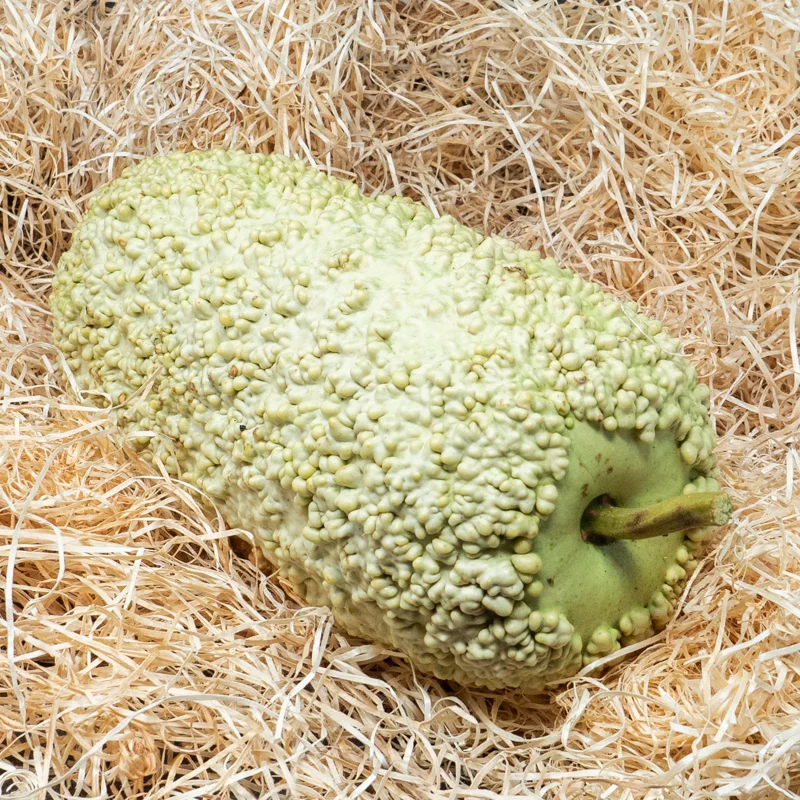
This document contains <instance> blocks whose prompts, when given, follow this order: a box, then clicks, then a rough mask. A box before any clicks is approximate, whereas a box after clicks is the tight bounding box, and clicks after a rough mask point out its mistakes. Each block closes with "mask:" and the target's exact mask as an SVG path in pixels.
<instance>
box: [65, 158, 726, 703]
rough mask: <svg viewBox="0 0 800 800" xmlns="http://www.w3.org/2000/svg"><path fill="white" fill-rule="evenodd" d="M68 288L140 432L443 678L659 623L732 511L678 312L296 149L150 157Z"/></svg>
mask: <svg viewBox="0 0 800 800" xmlns="http://www.w3.org/2000/svg"><path fill="white" fill-rule="evenodd" d="M51 302H52V310H53V314H54V320H55V326H54V339H55V342H56V343H57V344H58V346H59V347H60V348H61V350H62V351H63V353H64V355H65V358H66V363H67V364H68V366H69V368H70V369H71V370H72V371H73V372H74V374H75V377H76V380H77V382H78V385H79V387H80V388H81V389H82V390H85V391H86V392H89V393H90V394H89V395H87V396H89V397H91V398H93V399H94V401H95V402H97V403H101V404H102V403H105V404H107V406H108V409H109V413H110V414H111V416H112V418H113V419H114V421H115V422H116V423H117V425H118V426H119V428H120V429H121V430H122V431H124V432H125V433H126V434H127V436H128V439H129V441H130V442H132V443H133V444H134V445H135V446H137V447H138V448H139V449H140V450H141V451H142V452H143V454H144V455H145V456H146V457H147V458H148V459H154V458H157V459H158V460H159V461H160V462H161V463H162V464H163V465H164V467H165V468H166V469H167V470H168V472H169V473H170V474H172V475H174V476H176V477H178V478H180V479H181V480H183V481H186V482H188V483H189V484H191V485H193V486H195V487H196V488H197V489H198V490H200V492H202V494H203V495H204V496H206V497H207V498H210V499H211V500H212V501H213V502H214V503H215V504H217V506H218V507H219V508H220V510H221V511H222V513H223V515H224V516H225V518H226V520H227V521H228V523H229V524H230V525H233V526H238V527H240V528H243V529H246V530H247V531H250V532H252V534H253V536H254V539H255V541H256V543H257V544H258V545H259V546H260V548H261V550H262V551H263V552H264V554H265V555H266V557H267V558H268V559H269V561H270V562H271V563H273V564H274V565H275V566H276V567H277V569H278V570H279V572H280V574H281V575H282V576H283V577H284V578H286V579H287V580H288V581H290V582H291V584H292V585H293V586H294V587H296V589H297V591H298V592H299V593H300V594H301V595H302V596H303V597H304V598H305V599H306V600H307V601H308V602H309V603H311V604H318V605H323V604H324V605H326V606H329V607H330V608H331V609H332V610H333V614H334V617H335V620H336V622H337V623H338V625H340V626H341V628H342V629H343V630H345V631H347V632H349V633H350V634H353V635H357V636H360V637H365V638H367V639H370V640H373V641H378V642H381V643H384V644H386V645H388V646H390V647H392V648H397V649H398V650H400V651H401V652H403V653H405V654H406V655H407V656H408V658H409V659H410V660H411V661H412V662H413V663H414V664H415V665H416V666H417V667H419V668H420V669H421V670H423V671H425V672H428V673H431V674H433V675H436V676H438V677H439V678H442V679H451V680H454V681H457V682H461V683H463V684H470V685H477V686H485V687H490V688H498V687H517V686H524V687H525V688H526V689H537V688H540V687H541V686H543V685H544V684H546V683H547V682H549V681H553V680H556V679H559V678H563V677H566V676H569V675H572V674H574V673H575V672H577V671H578V670H580V669H581V667H582V666H583V665H585V664H588V663H590V662H592V661H593V660H595V659H597V658H599V657H601V656H603V655H605V654H609V653H613V652H614V651H615V650H617V649H619V648H620V647H621V646H623V645H627V644H630V643H633V642H636V641H638V640H641V639H643V638H644V637H647V636H650V635H652V633H653V632H654V631H655V630H658V629H660V628H662V627H663V626H664V625H665V624H666V622H667V621H668V619H669V617H670V615H671V614H672V613H673V610H674V608H675V605H676V601H677V599H678V596H679V594H680V592H681V590H682V587H683V586H684V584H685V581H686V579H687V576H688V575H689V574H690V573H691V572H692V570H693V569H694V568H695V567H696V563H697V562H696V557H697V554H698V549H699V547H700V546H701V542H702V540H703V538H704V537H705V536H706V535H707V534H708V532H709V530H710V529H711V527H710V526H713V525H717V524H720V523H723V522H725V521H726V520H727V519H728V517H729V516H730V503H729V501H728V500H727V498H726V496H725V495H722V494H720V493H719V484H718V481H717V478H718V467H717V462H716V458H715V454H714V445H715V440H714V430H713V427H712V424H711V421H710V418H709V391H708V389H707V388H706V387H705V386H703V385H701V384H699V383H698V382H697V379H696V374H695V371H694V369H693V368H692V367H691V365H690V364H689V363H688V362H687V361H686V360H685V359H684V358H683V357H681V355H680V345H679V342H678V341H677V340H676V339H675V338H673V337H672V336H670V335H668V334H667V333H666V332H664V331H663V330H662V327H661V325H660V324H659V323H658V322H657V321H654V320H652V319H649V318H647V317H646V316H644V315H642V314H640V313H638V312H637V309H636V307H635V305H634V304H632V303H629V302H628V303H623V302H620V301H619V300H618V299H616V298H615V297H614V296H612V295H611V294H609V293H607V292H604V291H601V290H600V288H598V287H597V286H595V285H593V284H592V283H589V282H586V281H583V280H581V279H580V278H579V277H577V276H576V275H574V274H572V273H570V272H567V271H566V270H562V269H559V268H558V267H557V265H556V264H555V263H554V262H553V261H552V260H551V259H549V258H541V257H540V256H539V254H538V253H536V252H528V251H525V250H523V249H521V248H520V247H518V246H516V245H515V244H513V243H512V242H510V241H507V240H505V239H503V238H500V237H497V236H483V235H481V234H479V233H477V232H475V231H474V230H471V229H470V228H468V227H465V226H463V225H460V224H458V223H457V222H456V221H455V220H454V219H453V218H452V217H449V216H440V217H437V216H436V215H434V214H433V213H432V212H431V211H430V210H428V209H427V208H426V207H425V206H423V205H422V204H420V203H417V202H412V201H411V200H409V199H404V198H399V197H395V198H390V197H388V196H379V197H374V198H369V197H366V196H364V195H363V194H361V193H360V192H359V191H358V189H357V188H356V186H354V185H353V184H351V183H348V182H345V181H341V180H336V179H334V178H332V177H329V176H328V175H326V174H324V173H322V172H320V171H318V170H316V169H312V168H308V167H306V166H305V165H304V164H302V163H301V162H298V161H290V160H288V159H286V158H283V157H280V156H275V155H270V156H267V155H252V154H245V153H242V152H234V151H222V150H215V151H210V152H191V153H186V154H184V153H175V154H171V155H167V156H162V157H157V158H153V159H147V160H145V161H143V162H142V163H140V164H139V165H138V166H135V167H129V168H127V169H126V170H125V171H124V172H123V173H122V176H121V177H120V178H119V179H117V180H115V181H113V182H111V183H110V184H108V185H106V186H104V187H102V188H101V189H100V190H98V191H97V192H96V193H95V194H94V196H93V197H92V198H91V201H90V203H89V206H88V211H87V213H86V214H85V216H84V218H83V220H82V221H81V222H80V224H79V225H78V227H77V228H76V230H75V231H74V234H73V240H72V244H71V247H70V249H69V250H68V251H67V252H65V253H64V254H63V256H62V257H61V259H60V262H59V265H58V269H57V271H56V275H55V277H54V281H53V289H52V300H51Z"/></svg>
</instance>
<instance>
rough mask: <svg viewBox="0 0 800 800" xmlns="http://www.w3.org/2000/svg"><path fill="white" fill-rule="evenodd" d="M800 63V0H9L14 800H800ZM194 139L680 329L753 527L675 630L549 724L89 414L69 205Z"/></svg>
mask: <svg viewBox="0 0 800 800" xmlns="http://www.w3.org/2000/svg"><path fill="white" fill-rule="evenodd" d="M799 41H800V5H798V2H797V0H780V2H778V1H777V0H759V1H758V2H756V0H728V1H727V2H718V0H697V2H694V3H684V2H675V0H639V1H638V2H632V1H631V0H621V1H620V2H618V3H616V4H608V5H605V4H599V3H594V2H590V0H575V2H568V3H565V4H563V5H558V4H556V3H554V2H551V0H541V1H540V2H531V1H530V0H516V1H515V2H511V0H504V1H503V2H491V1H490V0H482V2H478V0H448V2H444V0H415V2H404V1H403V0H391V1H387V2H368V3H365V2H361V0H309V2H292V0H283V1H282V2H267V0H203V2H202V3H197V2H194V1H193V0H160V1H158V2H150V3H137V2H133V0H122V2H117V3H114V4H111V3H108V4H106V3H103V2H99V3H97V2H90V1H89V0H80V1H79V2H72V1H71V0H58V1H57V2H54V1H53V2H51V1H50V0H47V1H46V0H4V3H3V4H2V6H0V86H2V87H3V88H2V92H0V193H1V195H0V200H1V201H2V203H1V207H2V230H1V231H0V256H1V257H2V263H1V265H0V582H2V587H3V588H2V590H1V591H0V600H2V602H1V603H0V605H2V610H1V611H0V641H2V645H0V648H2V658H0V795H3V796H6V797H12V796H17V797H23V796H24V797H26V798H36V800H39V798H42V799H44V798H53V797H65V796H71V797H98V798H99V797H104V798H145V797H146V798H170V799H171V798H178V797H185V798H189V797H220V798H237V800H239V799H242V800H244V799H245V798H270V800H272V799H274V798H295V799H296V800H302V799H305V798H307V799H308V800H311V799H312V798H315V799H316V798H356V797H361V798H399V797H408V798H419V799H420V800H421V799H422V798H426V799H427V798H431V799H433V800H479V799H480V800H483V799H485V798H506V797H509V798H510V797H536V798H547V800H551V799H552V800H556V799H561V798H615V799H616V798H620V799H621V800H634V799H636V800H661V799H662V798H663V799H666V798H669V799H670V800H684V799H685V800H689V798H691V800H701V799H704V798H708V799H709V800H711V798H714V799H715V800H716V799H718V798H737V799H738V798H747V799H748V800H760V799H762V798H764V799H766V798H770V799H772V798H783V797H789V798H796V797H798V795H799V794H800V758H798V753H800V492H799V491H798V486H799V485H800V361H798V319H797V316H798V314H797V308H798V302H800V281H798V268H800V213H798V209H800V114H798V110H799V109H800V105H799V104H798V103H799V101H800V73H799V72H798V59H797V52H798V42H799ZM212 145H224V146H235V147H241V148H244V149H248V150H260V151H278V152H282V153H284V154H287V155H292V156H296V157H301V158H304V159H306V160H308V161H310V162H313V163H316V164H317V165H319V166H320V167H322V168H323V169H326V170H329V171H330V172H332V173H333V174H336V175H338V176H343V177H349V178H351V179H353V180H355V181H356V182H357V183H358V185H359V186H360V187H361V188H362V189H363V190H365V191H367V192H377V191H388V192H391V193H399V192H402V193H404V194H407V195H410V196H412V197H415V198H417V199H419V200H421V201H422V202H424V203H426V204H428V205H429V206H431V207H432V208H434V209H436V210H438V211H439V212H442V213H452V214H454V215H455V216H456V217H457V218H458V219H459V220H461V221H462V222H464V223H466V224H468V225H471V226H474V227H476V228H479V229H480V230H483V231H486V232H496V233H501V234H503V235H506V236H508V237H511V238H513V239H515V240H517V241H518V242H520V243H521V244H523V245H525V246H527V247H531V248H540V249H542V250H543V251H545V252H546V253H547V254H549V255H553V256H555V257H556V258H558V259H559V261H560V262H561V263H562V264H563V265H564V266H567V267H569V268H571V269H573V270H575V271H576V272H578V273H579V274H580V275H581V276H583V277H585V278H590V279H592V280H595V281H597V282H599V283H601V284H603V285H604V286H606V287H608V288H609V289H611V290H613V291H615V292H617V293H619V294H623V295H627V296H629V297H631V298H633V299H635V300H637V301H638V302H639V303H641V304H642V306H643V308H644V309H646V310H647V311H648V312H649V313H651V314H653V315H654V316H657V317H659V318H661V319H663V320H664V321H665V323H666V324H667V326H668V327H669V328H670V330H671V331H672V332H673V333H675V334H677V335H679V336H680V337H681V338H682V340H683V341H684V343H685V348H686V352H687V354H688V355H689V357H690V358H691V359H692V360H693V361H694V363H695V364H696V365H697V367H698V370H699V373H700V375H701V377H702V379H703V380H705V381H707V382H708V383H709V384H710V386H711V388H712V392H713V393H712V410H713V413H714V414H715V417H716V421H717V426H718V431H719V435H720V447H719V452H720V459H721V463H722V465H723V470H724V475H723V480H724V485H725V488H726V490H727V491H729V493H730V494H731V496H732V497H733V499H734V502H735V505H736V507H737V509H738V510H737V512H736V515H735V520H734V522H733V524H732V525H730V526H729V527H728V528H727V529H726V530H725V531H723V532H722V533H721V534H720V536H719V537H718V538H717V540H716V543H715V547H714V548H712V549H711V550H709V552H708V555H707V557H706V559H705V561H704V563H703V565H702V568H701V569H700V570H699V571H698V572H697V573H696V575H695V576H694V578H693V580H692V582H691V585H690V586H689V587H688V589H687V591H686V594H685V596H684V600H683V604H682V609H681V613H680V615H679V617H678V618H677V619H676V620H675V621H674V623H673V624H672V625H671V626H670V627H669V628H668V629H667V631H666V632H664V633H663V634H661V635H660V636H658V637H657V638H656V639H655V640H654V641H651V642H649V643H647V646H636V647H635V648H633V650H635V651H636V652H632V653H630V654H629V656H630V657H629V658H628V659H626V660H625V661H622V662H621V663H616V664H614V665H611V667H610V668H609V670H608V671H607V672H605V673H604V674H601V675H597V674H592V675H582V676H580V677H578V678H577V679H575V680H572V681H570V682H568V683H566V684H564V685H563V687H561V688H560V689H559V690H558V691H556V692H555V693H553V694H552V695H537V696H530V695H525V694H524V693H516V694H502V693H491V692H479V691H468V690H465V689H461V688H459V687H457V686H453V685H444V684H441V683H438V682H436V681H434V680H431V679H429V678H427V677H424V676H420V675H416V674H414V673H413V672H412V670H411V669H410V668H409V666H408V665H407V664H406V662H405V661H404V660H403V659H402V658H400V657H399V656H398V655H397V654H393V653H387V652H385V651H382V650H380V649H379V648H376V647H374V646H371V645H369V644H367V643H364V642H360V641H356V640H351V639H348V638H346V637H344V636H343V635H342V634H341V633H340V632H338V631H337V629H336V628H335V626H333V625H332V621H331V617H330V614H329V613H328V612H327V611H326V610H324V609H318V608H308V607H305V606H303V604H302V603H301V602H299V599H298V598H297V597H296V596H294V595H293V594H292V593H291V591H290V590H289V589H288V588H287V587H286V586H283V585H281V583H280V582H279V581H277V580H276V579H275V578H274V577H273V576H271V575H270V573H269V570H268V569H266V565H264V564H262V563H260V562H259V561H258V560H257V559H256V558H255V557H253V556H250V557H242V555H241V554H242V552H245V551H243V550H242V548H241V547H239V546H238V545H237V544H236V542H237V541H238V540H237V539H235V538H232V537H234V534H235V532H234V531H230V530H228V529H226V528H225V525H224V523H223V521H222V520H221V519H220V518H217V517H214V516H213V515H209V514H208V513H206V512H203V511H202V509H201V508H200V507H199V506H198V505H197V503H196V500H195V499H194V497H193V495H192V493H191V492H190V491H189V489H188V488H187V487H185V486H181V485H179V484H177V483H175V482H174V481H171V480H170V479H169V478H168V477H166V476H165V475H161V476H155V477H149V476H148V475H147V473H146V471H145V470H144V468H143V467H142V465H140V464H139V463H138V462H137V461H136V459H135V458H134V457H133V456H132V455H131V453H129V452H128V451H127V450H126V449H125V448H124V446H123V444H122V443H121V442H120V441H119V440H118V439H117V438H116V437H115V435H114V431H113V429H112V427H111V425H110V424H109V422H108V420H107V419H106V418H105V416H104V415H103V413H102V412H98V411H96V410H93V409H91V408H89V407H84V406H82V405H81V404H80V403H79V402H78V400H76V397H75V395H74V393H73V391H72V386H71V384H70V378H69V375H67V374H66V373H65V372H63V371H62V369H61V362H60V359H59V356H58V354H57V353H56V352H55V350H54V349H53V348H52V347H51V346H50V344H49V340H50V320H49V314H48V311H47V307H46V297H47V293H48V289H49V284H50V278H51V275H52V272H53V268H54V265H55V263H56V261H57V259H58V257H59V255H60V253H61V252H63V250H64V249H65V248H66V247H67V246H68V244H69V236H70V231H71V230H72V229H73V227H74V225H75V223H76V221H77V220H78V218H79V215H80V212H81V209H82V208H83V207H84V204H85V200H86V197H87V195H88V194H89V193H90V192H91V191H92V190H93V189H94V188H96V187H97V186H99V185H100V184H102V183H104V182H106V181H108V180H110V179H111V178H113V177H114V176H116V175H118V174H119V172H120V170H121V169H122V168H123V167H124V166H125V165H126V164H131V163H135V162H137V161H139V160H141V159H142V158H143V157H145V156H148V155H151V154H154V153H158V152H164V151H168V150H172V149H175V148H207V147H210V146H212ZM589 600H590V598H589ZM14 792H16V793H17V794H16V795H15V794H14Z"/></svg>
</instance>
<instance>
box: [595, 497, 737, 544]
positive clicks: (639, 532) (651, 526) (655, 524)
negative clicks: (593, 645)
mask: <svg viewBox="0 0 800 800" xmlns="http://www.w3.org/2000/svg"><path fill="white" fill-rule="evenodd" d="M732 514H733V505H732V504H731V500H730V498H729V497H728V495H726V494H725V493H724V492H695V493H693V494H682V495H679V496H678V497H671V498H670V499H669V500H664V501H663V502H661V503H655V504H654V505H651V506H642V507H640V508H624V507H621V506H615V505H613V504H612V503H611V501H610V500H609V499H608V498H605V497H604V498H599V499H598V500H596V501H595V502H593V503H591V504H590V505H589V506H588V507H587V509H586V511H585V512H584V514H583V518H582V519H581V535H582V536H583V538H584V539H585V540H587V541H588V540H590V539H614V540H617V539H627V540H630V541H638V540H639V539H652V538H653V537H656V536H668V535H669V534H671V533H678V532H680V531H685V530H688V529H690V528H709V527H717V526H718V525H724V524H725V523H726V522H728V520H729V519H730V518H731V515H732Z"/></svg>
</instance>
